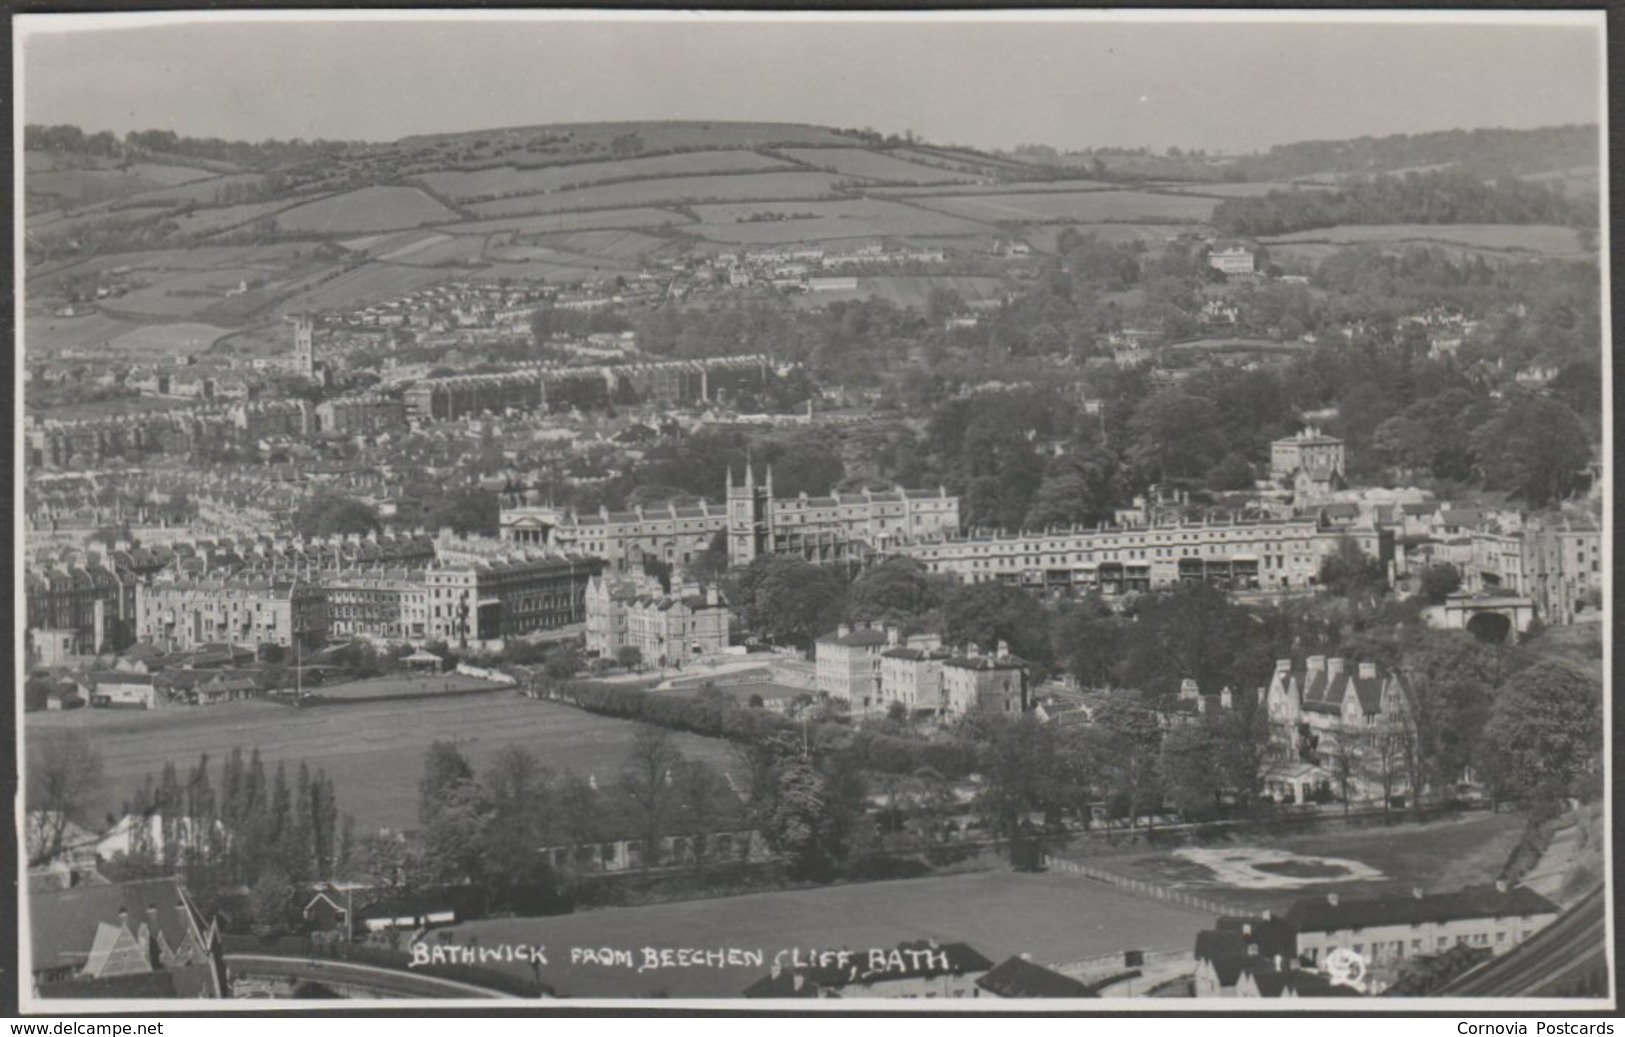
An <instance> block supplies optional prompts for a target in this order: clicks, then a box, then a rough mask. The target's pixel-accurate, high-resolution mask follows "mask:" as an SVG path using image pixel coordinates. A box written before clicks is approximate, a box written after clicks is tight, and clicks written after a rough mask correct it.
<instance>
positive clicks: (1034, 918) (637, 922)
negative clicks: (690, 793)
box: [451, 871, 1213, 998]
mask: <svg viewBox="0 0 1625 1037" xmlns="http://www.w3.org/2000/svg"><path fill="white" fill-rule="evenodd" d="M1212 924H1213V920H1212V919H1211V918H1208V917H1207V916H1206V915H1201V914H1197V913H1195V912H1193V911H1190V910H1188V909H1185V908H1180V907H1174V906H1172V905H1169V904H1163V903H1161V902H1158V901H1151V900H1143V899H1140V898H1137V897H1131V896H1128V895H1127V894H1124V893H1120V892H1118V891H1117V890H1115V889H1113V888H1111V887H1109V886H1105V885H1102V884H1101V883H1098V882H1092V881H1089V880H1087V879H1079V878H1073V877H1070V876H1065V875H1058V874H1045V875H1023V874H1014V873H1010V872H1003V871H995V872H979V873H974V874H964V875H949V876H941V877H932V878H923V879H905V880H897V881H892V882H871V883H863V884H859V885H850V886H831V887H827V888H823V889H807V890H796V891H793V892H782V893H753V894H749V895H746V896H739V897H729V898H727V899H723V900H698V901H689V902H687V903H675V904H657V905H653V906H650V907H628V908H606V909H603V910H598V911H585V912H581V913H579V914H573V915H561V916H558V917H551V918H506V919H488V920H484V921H479V922H471V923H468V924H466V925H461V926H457V927H455V928H454V929H452V930H451V934H452V937H451V938H452V940H453V941H454V942H459V943H461V942H463V941H465V940H467V939H468V938H470V937H473V938H476V939H477V940H478V945H479V946H480V947H499V946H501V945H503V944H508V943H514V944H518V943H523V944H530V945H536V944H541V945H545V946H546V948H547V958H548V964H547V966H545V967H544V968H543V969H542V972H541V979H542V982H544V983H548V984H550V985H552V986H553V987H554V988H555V989H556V990H558V992H559V993H560V994H561V995H563V996H567V997H658V996H669V997H688V998H698V997H738V996H739V994H740V993H741V991H743V990H744V988H745V987H747V986H749V985H750V984H752V983H754V982H755V981H756V980H758V979H761V978H762V977H763V976H765V975H766V974H767V971H768V970H767V968H766V967H762V968H749V967H737V968H694V969H667V970H651V971H648V972H643V973H638V972H636V971H635V970H628V969H623V968H605V967H599V966H593V965H577V966H575V967H571V965H570V964H569V959H570V948H571V947H592V948H599V947H612V948H624V949H629V950H632V951H633V952H634V953H636V951H637V950H638V949H639V948H641V947H656V948H667V947H669V948H680V947H687V948H701V949H715V948H726V947H735V948H740V949H749V950H761V951H763V952H764V953H765V956H766V960H767V961H768V962H769V963H771V961H772V959H773V956H774V955H775V954H776V953H777V952H778V951H779V950H783V949H789V948H801V949H803V951H807V950H810V949H822V950H832V949H840V948H846V949H851V950H856V951H859V952H860V953H861V952H863V951H865V950H867V949H868V948H871V947H873V948H890V947H895V946H896V945H897V944H898V943H900V942H902V941H904V940H919V939H936V940H938V941H941V942H954V941H964V942H966V943H968V944H970V946H971V947H973V948H974V949H975V950H977V951H978V952H979V953H981V954H982V955H984V956H985V957H987V958H989V959H991V960H992V961H993V962H994V963H995V964H996V963H998V962H1001V961H1003V960H1004V959H1006V958H1008V957H1010V956H1011V955H1015V954H1023V953H1027V954H1031V955H1032V956H1033V958H1034V959H1035V960H1036V961H1040V962H1050V963H1054V964H1061V963H1065V962H1071V961H1079V960H1081V959H1084V958H1089V957H1093V956H1095V955H1099V954H1112V953H1116V952H1118V951H1123V950H1135V949H1140V950H1173V949H1178V948H1188V947H1189V946H1191V945H1192V944H1194V942H1195V940H1196V933H1197V930H1199V929H1201V928H1203V927H1204V926H1207V925H1212ZM487 967H498V968H504V969H511V970H513V971H514V973H515V974H516V975H521V976H523V977H525V978H527V979H528V978H531V976H532V973H531V970H530V966H529V965H517V964H515V965H497V966H491V965H488V966H487Z"/></svg>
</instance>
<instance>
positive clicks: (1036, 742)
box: [981, 714, 1055, 840]
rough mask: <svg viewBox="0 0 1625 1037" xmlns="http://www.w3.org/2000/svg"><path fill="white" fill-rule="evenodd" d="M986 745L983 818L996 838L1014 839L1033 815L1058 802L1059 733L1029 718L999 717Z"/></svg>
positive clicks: (984, 755) (1029, 716) (982, 800)
mask: <svg viewBox="0 0 1625 1037" xmlns="http://www.w3.org/2000/svg"><path fill="white" fill-rule="evenodd" d="M990 735H991V737H990V738H989V739H988V740H987V741H986V742H984V744H983V760H982V774H983V776H984V778H985V779H986V781H987V786H986V788H985V789H984V790H983V792H982V797H981V802H982V809H983V813H984V814H985V815H986V817H987V819H988V822H989V824H990V825H991V826H992V829H993V833H994V836H995V837H996V838H1000V839H1005V840H1013V839H1014V838H1015V837H1016V835H1017V833H1018V830H1019V828H1020V825H1021V822H1022V821H1024V820H1025V819H1026V818H1027V815H1028V814H1030V813H1031V812H1032V811H1034V810H1037V809H1042V808H1043V807H1045V806H1047V805H1048V804H1049V803H1050V802H1051V800H1052V799H1053V791H1054V790H1053V785H1054V770H1055V740H1054V733H1053V730H1052V729H1051V728H1050V727H1048V726H1046V725H1043V724H1040V723H1039V722H1038V720H1037V718H1036V717H1034V716H1032V715H1031V714H1025V715H1023V716H1021V717H1020V718H1018V719H1015V720H1005V719H1003V718H1002V717H1001V718H995V720H994V721H993V726H992V730H991V732H990Z"/></svg>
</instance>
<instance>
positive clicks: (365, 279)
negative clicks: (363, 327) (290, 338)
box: [278, 263, 459, 313]
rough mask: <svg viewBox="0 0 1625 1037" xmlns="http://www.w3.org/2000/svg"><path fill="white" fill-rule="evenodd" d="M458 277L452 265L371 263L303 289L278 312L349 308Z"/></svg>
mask: <svg viewBox="0 0 1625 1037" xmlns="http://www.w3.org/2000/svg"><path fill="white" fill-rule="evenodd" d="M457 276H459V271H458V270H456V269H454V268H452V267H418V266H396V265H393V264H389V263H368V264H366V265H365V266H359V267H356V268H355V269H354V270H351V271H348V272H346V273H343V274H340V275H339V276H337V277H335V278H333V279H332V280H331V281H324V282H323V283H321V284H316V285H312V286H311V289H310V291H308V292H301V293H299V294H298V295H296V296H295V297H294V298H293V299H292V300H290V301H289V302H288V303H287V304H285V305H284V306H280V307H278V312H282V311H286V312H289V313H291V312H293V311H294V310H342V309H349V308H350V307H352V306H363V305H366V304H368V303H373V302H378V301H380V300H382V299H393V298H396V297H398V296H402V295H405V294H407V293H408V292H411V291H414V290H416V289H418V288H425V287H427V286H429V285H432V284H438V283H440V282H441V281H446V280H450V279H451V278H453V277H457Z"/></svg>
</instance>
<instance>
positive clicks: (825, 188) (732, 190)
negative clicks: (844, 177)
mask: <svg viewBox="0 0 1625 1037" xmlns="http://www.w3.org/2000/svg"><path fill="white" fill-rule="evenodd" d="M840 179H841V178H840V177H838V176H834V175H831V174H829V173H806V172H788V173H740V174H737V175H728V176H679V177H667V178H665V179H661V180H633V181H629V182H627V183H624V184H605V185H603V186H601V187H583V188H581V189H580V190H576V191H560V192H558V193H556V194H533V195H524V196H522V197H519V198H503V199H500V200H498V201H494V202H476V203H474V204H472V205H470V206H469V207H468V208H469V209H470V211H472V212H473V213H475V214H476V215H478V216H480V217H482V218H490V217H493V216H509V215H519V214H525V213H548V212H566V211H569V210H572V209H619V208H627V207H632V206H642V205H662V204H665V205H671V204H676V203H680V202H699V201H706V200H718V199H729V200H733V199H738V200H748V199H753V198H765V199H771V198H818V197H822V196H826V195H830V194H834V193H835V182H836V181H837V180H840Z"/></svg>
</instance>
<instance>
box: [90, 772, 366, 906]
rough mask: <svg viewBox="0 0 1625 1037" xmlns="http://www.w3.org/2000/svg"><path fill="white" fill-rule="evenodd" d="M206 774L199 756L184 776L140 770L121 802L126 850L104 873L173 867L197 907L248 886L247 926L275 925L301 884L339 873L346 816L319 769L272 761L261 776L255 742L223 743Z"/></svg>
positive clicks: (219, 902)
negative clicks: (141, 776)
mask: <svg viewBox="0 0 1625 1037" xmlns="http://www.w3.org/2000/svg"><path fill="white" fill-rule="evenodd" d="M210 772H211V768H210V761H209V757H208V755H207V754H205V755H204V756H202V757H201V758H199V760H198V762H197V764H196V765H195V766H194V767H192V768H191V769H190V770H189V771H188V772H187V773H186V776H185V779H184V781H183V780H182V778H181V775H180V772H179V771H178V770H177V769H176V767H175V765H174V764H173V763H166V764H165V765H164V768H163V771H162V773H161V774H160V775H159V777H158V779H157V781H154V780H153V778H152V777H151V776H150V775H149V776H148V778H147V780H146V783H145V784H144V785H143V786H142V787H141V788H140V789H138V790H137V792H136V794H135V796H134V798H133V799H131V800H130V801H128V802H127V803H126V804H125V808H124V817H125V818H127V819H130V820H131V821H133V822H134V823H133V825H132V826H131V828H130V849H129V851H128V852H127V853H121V854H118V855H115V856H114V858H113V859H112V860H110V861H106V862H104V865H103V871H104V873H105V874H106V875H107V877H108V878H110V879H113V880H114V881H128V880H131V879H138V878H148V877H153V876H159V875H176V874H178V875H180V876H181V878H182V880H183V881H184V882H185V883H186V888H187V890H188V891H189V892H190V893H191V895H192V896H193V897H194V898H195V899H196V900H197V902H198V904H199V906H200V908H201V909H202V910H203V911H204V913H205V914H209V913H212V912H213V911H214V910H215V909H216V908H217V907H221V906H223V904H224V901H225V899H226V898H227V897H228V895H229V891H230V890H232V889H234V888H236V887H240V886H247V887H249V889H250V890H251V894H250V914H251V917H252V920H253V925H254V926H255V928H256V929H257V930H258V931H261V932H265V933H275V932H281V931H283V930H284V929H285V928H286V927H287V926H288V925H290V924H292V922H293V921H294V920H295V918H296V917H297V914H298V911H299V908H300V906H301V905H300V902H299V900H298V890H299V889H300V888H301V887H302V886H303V885H304V884H306V883H309V882H314V881H320V880H323V879H329V878H333V877H335V876H338V875H343V874H345V873H346V872H347V870H348V868H349V866H350V861H351V851H352V849H353V847H354V845H355V822H354V819H353V818H351V817H350V816H349V815H344V816H343V818H342V820H341V817H340V813H339V807H338V795H337V791H336V790H335V788H334V786H333V782H332V780H331V779H330V778H328V777H327V775H326V774H325V772H323V771H322V770H320V769H317V770H315V771H314V772H313V771H312V770H311V769H310V767H309V766H308V765H307V764H305V763H303V762H301V763H300V764H299V767H298V770H297V771H296V772H295V773H294V775H293V776H292V777H290V776H289V770H288V766H287V764H286V763H285V762H278V764H277V766H276V770H275V771H273V772H270V773H269V774H268V773H267V770H266V767H265V765H264V763H263V762H262V761H261V759H260V752H259V748H258V747H255V749H254V750H253V751H252V752H251V753H249V754H248V755H247V756H245V755H244V753H243V751H242V749H241V748H240V747H238V748H234V749H232V750H231V752H230V753H228V754H227V755H226V758H225V760H224V761H223V762H222V764H221V767H220V770H219V775H220V778H219V783H218V785H217V784H215V782H214V780H213V778H212V777H211V773H210ZM227 913H228V914H231V913H232V912H229V911H228V912H227Z"/></svg>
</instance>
